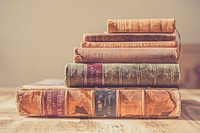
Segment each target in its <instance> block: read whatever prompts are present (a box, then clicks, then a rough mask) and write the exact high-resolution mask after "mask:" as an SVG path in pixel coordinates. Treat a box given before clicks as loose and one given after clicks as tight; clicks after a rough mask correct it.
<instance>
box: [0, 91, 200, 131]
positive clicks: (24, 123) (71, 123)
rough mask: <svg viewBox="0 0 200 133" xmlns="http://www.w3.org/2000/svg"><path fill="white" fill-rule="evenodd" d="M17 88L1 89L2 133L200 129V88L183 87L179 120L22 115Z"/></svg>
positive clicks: (0, 115)
mask: <svg viewBox="0 0 200 133" xmlns="http://www.w3.org/2000/svg"><path fill="white" fill-rule="evenodd" d="M15 90H16V89H15V88H0V133H4V132H5V133H10V132H16V133H18V132H19V133H27V132H28V133H35V132H42V133H43V132H49V133H51V132H56V133H57V132H58V133H59V132H61V133H63V132H66V133H68V132H69V133H73V132H87V133H88V132H89V133H90V132H121V133H124V132H153V133H156V132H170V133H174V132H181V133H187V132H191V133H197V132H200V89H199V90H198V89H196V90H195V89H190V90H186V89H181V90H180V92H181V95H182V114H181V117H180V118H179V119H100V118H99V119H79V118H73V119H72V118H39V117H22V116H19V115H18V114H17V112H16V105H15Z"/></svg>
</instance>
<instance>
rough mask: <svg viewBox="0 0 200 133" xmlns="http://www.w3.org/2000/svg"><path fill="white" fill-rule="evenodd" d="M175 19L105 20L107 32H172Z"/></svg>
mask: <svg viewBox="0 0 200 133" xmlns="http://www.w3.org/2000/svg"><path fill="white" fill-rule="evenodd" d="M174 30H175V19H119V20H117V19H110V20H108V21H107V31H108V32H109V33H121V32H132V33H133V32H135V33H147V32H148V33H173V32H174Z"/></svg>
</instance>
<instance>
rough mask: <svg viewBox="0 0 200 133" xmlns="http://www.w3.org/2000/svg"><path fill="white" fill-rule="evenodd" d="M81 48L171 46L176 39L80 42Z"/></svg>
mask: <svg viewBox="0 0 200 133" xmlns="http://www.w3.org/2000/svg"><path fill="white" fill-rule="evenodd" d="M81 47H82V48H172V47H174V48H175V47H177V42H176V41H162V42H81Z"/></svg>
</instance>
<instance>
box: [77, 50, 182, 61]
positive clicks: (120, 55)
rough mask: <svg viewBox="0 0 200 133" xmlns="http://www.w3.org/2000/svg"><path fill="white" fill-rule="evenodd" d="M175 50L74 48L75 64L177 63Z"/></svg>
mask: <svg viewBox="0 0 200 133" xmlns="http://www.w3.org/2000/svg"><path fill="white" fill-rule="evenodd" d="M178 56H179V54H178V51H177V48H123V49H121V48H109V49H108V48H98V49H97V48H75V49H74V62H75V63H177V61H178Z"/></svg>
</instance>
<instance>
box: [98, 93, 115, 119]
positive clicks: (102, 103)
mask: <svg viewBox="0 0 200 133" xmlns="http://www.w3.org/2000/svg"><path fill="white" fill-rule="evenodd" d="M95 114H96V116H113V117H115V116H116V91H115V90H96V91H95Z"/></svg>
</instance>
